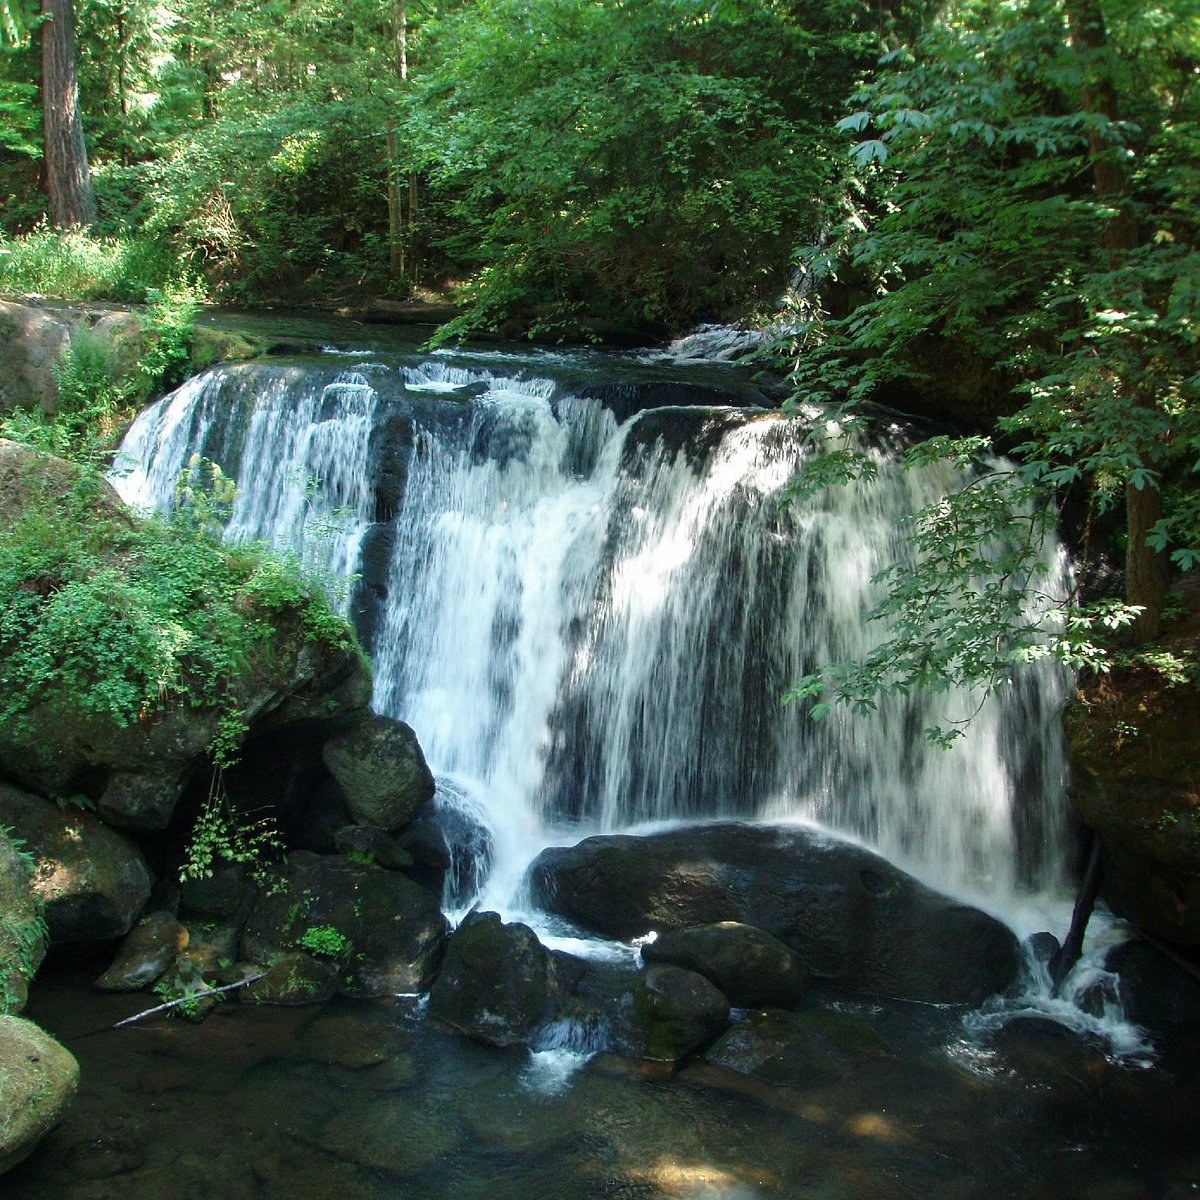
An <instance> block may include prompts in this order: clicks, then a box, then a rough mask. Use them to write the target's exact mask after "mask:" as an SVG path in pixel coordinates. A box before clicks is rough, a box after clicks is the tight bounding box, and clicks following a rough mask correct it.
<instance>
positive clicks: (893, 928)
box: [531, 822, 1020, 1004]
mask: <svg viewBox="0 0 1200 1200" xmlns="http://www.w3.org/2000/svg"><path fill="white" fill-rule="evenodd" d="M531 879H532V885H533V891H534V896H535V899H536V901H537V902H538V903H540V904H541V905H543V906H544V907H546V908H548V909H549V910H550V911H551V912H555V913H559V914H561V915H562V916H565V917H568V918H569V919H570V920H572V921H575V922H577V923H578V924H580V925H582V926H583V927H585V928H587V929H590V930H594V931H596V932H598V933H602V934H605V935H608V936H610V937H616V938H621V939H629V938H632V937H637V936H639V935H641V934H645V933H646V932H648V931H650V930H656V931H658V932H659V934H660V935H661V934H662V933H663V931H665V930H673V929H681V928H686V927H688V926H691V925H704V924H711V923H714V922H720V921H738V922H742V923H745V924H748V925H754V926H757V927H758V928H760V929H763V930H765V931H766V932H768V933H770V934H772V935H773V936H774V937H776V938H778V939H779V940H780V941H782V942H784V943H785V944H786V945H787V946H789V947H791V949H792V950H794V951H796V952H797V953H798V954H799V955H800V956H801V958H802V959H804V961H805V962H807V963H808V964H809V967H810V968H811V970H812V971H813V973H814V975H817V976H820V977H822V978H824V979H826V980H829V981H831V982H833V983H836V984H837V985H838V986H840V987H845V988H851V989H854V990H857V991H863V992H868V993H872V994H876V995H883V996H891V997H895V998H897V999H905V1000H919V1001H926V1002H931V1003H940V1004H977V1003H979V1002H980V1001H982V1000H983V999H984V998H985V997H986V996H989V995H991V994H992V993H994V992H997V991H1000V990H1002V989H1004V988H1005V987H1007V986H1008V985H1009V984H1010V983H1011V982H1012V981H1013V979H1014V978H1015V977H1016V974H1017V971H1018V968H1019V966H1020V948H1019V946H1018V943H1017V940H1016V938H1015V937H1014V936H1013V934H1012V933H1011V932H1010V931H1009V930H1008V929H1007V928H1006V927H1005V926H1003V925H1001V924H1000V922H998V921H996V920H994V919H993V918H992V917H989V916H988V915H987V914H985V913H982V912H980V911H979V910H978V909H975V908H972V907H970V906H969V905H965V904H961V903H959V902H957V901H955V900H952V899H950V898H949V897H947V896H943V895H940V894H939V893H937V892H934V891H932V890H931V889H929V888H927V887H924V886H923V885H922V884H920V883H918V882H917V881H916V880H915V879H913V878H912V877H911V876H909V875H907V874H905V873H904V872H903V871H901V870H899V869H898V868H896V867H894V866H892V865H891V864H890V863H889V862H887V861H886V860H885V859H883V858H881V857H880V856H879V855H876V854H872V853H871V852H870V851H868V850H865V849H863V848H862V847H861V846H857V845H854V844H852V843H849V842H844V841H842V840H840V839H837V838H834V837H832V836H830V835H827V834H823V833H820V832H817V831H815V830H812V829H805V828H798V827H772V826H761V825H743V824H736V823H732V822H725V823H720V824H713V825H704V826H698V827H692V828H686V829H678V830H672V831H669V832H666V833H659V834H651V835H648V836H645V837H634V836H629V835H617V836H608V837H594V838H588V839H586V840H585V841H583V842H581V843H579V844H578V845H577V846H573V847H567V848H552V849H549V850H545V851H543V852H542V854H540V855H539V856H538V858H537V859H536V860H535V861H534V863H533V866H532V868H531Z"/></svg>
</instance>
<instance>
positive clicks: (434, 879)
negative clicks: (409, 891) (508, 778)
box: [396, 780, 494, 908]
mask: <svg viewBox="0 0 1200 1200" xmlns="http://www.w3.org/2000/svg"><path fill="white" fill-rule="evenodd" d="M396 840H397V841H398V842H399V843H400V845H401V846H402V847H404V848H405V849H406V850H408V852H409V853H410V854H411V855H412V856H413V859H414V860H415V861H414V864H413V866H412V868H410V869H409V870H408V871H407V872H406V873H407V874H408V875H410V876H411V877H412V878H413V879H415V880H416V881H417V882H418V883H420V884H421V886H422V887H427V888H429V890H430V891H431V892H433V893H434V894H435V895H438V896H442V897H444V899H445V903H446V905H447V906H448V907H450V908H455V907H458V906H459V905H462V904H465V903H467V901H468V900H470V898H471V897H472V896H474V895H475V894H476V892H477V891H478V890H479V886H480V884H481V883H482V881H483V879H484V878H486V876H487V873H488V871H489V870H490V868H491V864H492V858H493V853H494V850H493V846H492V838H491V834H490V833H489V832H488V830H487V827H486V826H485V825H484V823H483V821H482V820H481V819H480V818H479V817H478V816H476V815H475V813H474V812H472V811H471V808H470V802H469V799H468V798H467V797H465V796H463V795H461V794H459V793H457V792H455V791H453V785H452V784H450V783H448V782H447V781H445V780H443V781H442V783H440V784H439V785H438V791H437V794H436V795H435V797H434V801H433V804H432V805H431V806H429V807H427V808H425V809H423V810H422V811H421V813H420V814H418V816H417V817H416V819H415V820H414V821H413V822H412V823H411V824H409V825H407V826H406V827H405V828H404V829H403V830H401V831H400V833H399V834H398V835H397V838H396Z"/></svg>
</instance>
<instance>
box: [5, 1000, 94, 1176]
mask: <svg viewBox="0 0 1200 1200" xmlns="http://www.w3.org/2000/svg"><path fill="white" fill-rule="evenodd" d="M78 1083H79V1064H78V1063H77V1062H76V1061H75V1057H74V1055H72V1054H71V1052H70V1051H69V1050H67V1049H66V1048H65V1047H63V1046H61V1045H59V1043H58V1042H56V1041H55V1040H54V1039H53V1038H52V1037H51V1036H50V1035H49V1034H48V1033H46V1032H45V1031H44V1030H42V1029H40V1028H39V1027H38V1026H37V1025H35V1024H34V1023H33V1022H32V1021H26V1020H25V1019H24V1018H23V1017H12V1016H0V1174H3V1173H4V1172H5V1171H8V1170H10V1169H11V1168H12V1167H14V1166H16V1165H17V1163H19V1162H20V1161H21V1160H22V1159H23V1158H25V1157H26V1156H27V1155H28V1154H29V1152H30V1151H31V1150H32V1149H33V1148H34V1146H36V1145H37V1143H38V1142H39V1141H40V1140H41V1139H42V1138H43V1137H44V1136H45V1135H46V1134H47V1133H49V1132H50V1130H51V1129H53V1128H54V1126H55V1125H57V1124H58V1123H59V1121H60V1120H62V1116H63V1113H64V1111H65V1110H66V1108H67V1106H68V1105H69V1104H70V1102H71V1097H72V1096H74V1095H75V1088H76V1086H77V1085H78Z"/></svg>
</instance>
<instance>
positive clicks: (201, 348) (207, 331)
mask: <svg viewBox="0 0 1200 1200" xmlns="http://www.w3.org/2000/svg"><path fill="white" fill-rule="evenodd" d="M266 350H267V344H266V342H264V341H263V340H262V339H261V338H256V337H254V336H253V335H252V334H248V333H242V332H239V331H238V330H234V329H211V328H209V327H207V326H204V325H197V326H195V327H194V328H193V330H192V346H191V362H192V367H193V368H194V369H195V370H196V371H197V372H199V371H203V370H205V369H206V368H208V367H211V366H213V365H214V364H215V363H221V362H243V361H245V360H246V359H248V358H258V357H259V356H260V355H262V354H265V353H266Z"/></svg>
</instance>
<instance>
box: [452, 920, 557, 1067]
mask: <svg viewBox="0 0 1200 1200" xmlns="http://www.w3.org/2000/svg"><path fill="white" fill-rule="evenodd" d="M554 991H555V974H554V969H553V966H552V959H551V954H550V952H549V951H548V950H547V949H546V948H545V947H544V946H543V945H542V944H541V942H539V941H538V938H537V934H535V933H534V932H533V930H532V929H530V928H529V926H528V925H522V924H520V923H519V922H514V923H512V924H508V925H506V924H505V923H504V922H503V921H502V920H501V919H500V916H499V914H498V913H494V912H473V913H471V914H470V915H468V916H467V917H466V918H465V920H464V921H463V922H462V924H461V925H459V927H458V928H457V929H456V930H455V931H454V935H453V937H451V939H450V943H449V945H448V946H447V948H446V958H445V961H444V963H443V964H442V970H441V973H440V974H439V975H438V977H437V979H436V981H435V982H434V985H433V988H432V989H431V991H430V993H429V1012H430V1015H431V1016H433V1017H436V1018H437V1019H438V1020H439V1021H441V1022H443V1023H444V1024H446V1025H449V1026H451V1027H452V1028H454V1029H456V1030H458V1031H459V1032H460V1033H463V1034H466V1036H467V1037H470V1038H474V1039H475V1040H476V1041H480V1042H486V1043H488V1044H489V1045H492V1046H512V1045H517V1044H521V1043H524V1042H527V1041H528V1040H529V1039H530V1037H531V1036H532V1035H533V1033H534V1031H535V1030H537V1028H538V1027H539V1026H540V1025H541V1024H542V1023H543V1022H544V1021H545V1020H546V1018H547V1015H548V1013H549V1011H550V1007H551V1003H552V998H553V993H554Z"/></svg>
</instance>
